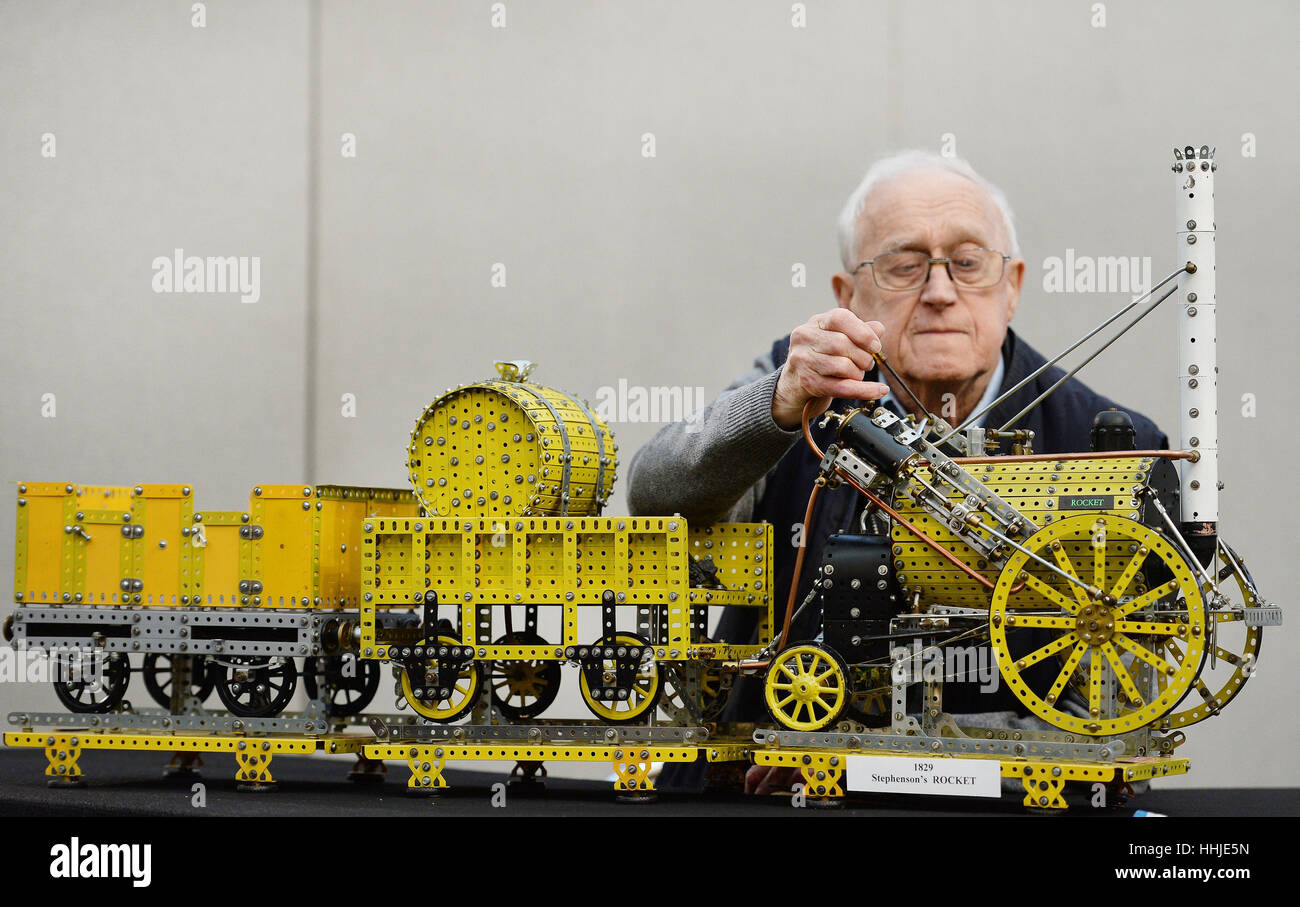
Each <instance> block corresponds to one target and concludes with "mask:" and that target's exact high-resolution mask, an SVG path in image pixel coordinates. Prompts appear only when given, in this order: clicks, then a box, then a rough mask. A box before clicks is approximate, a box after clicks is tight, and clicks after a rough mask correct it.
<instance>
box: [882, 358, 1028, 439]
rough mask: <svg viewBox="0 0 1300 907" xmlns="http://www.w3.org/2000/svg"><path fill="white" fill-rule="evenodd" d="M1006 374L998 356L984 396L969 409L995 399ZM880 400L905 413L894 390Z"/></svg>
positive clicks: (978, 425) (976, 424)
mask: <svg viewBox="0 0 1300 907" xmlns="http://www.w3.org/2000/svg"><path fill="white" fill-rule="evenodd" d="M1006 374H1007V367H1006V365H1005V364H1004V363H1003V361H1002V357H1001V356H998V365H997V368H995V369H994V370H993V376H992V377H991V378H989V383H988V387H986V388H984V396H982V397H980V402H979V403H976V404H975V408H974V409H973V410H971V412H976V413H977V412H979V411H980V410H982V409H984V408H985V407H986V406H988V405H989V404H990V403H992V402H993V401H994V400H996V399H997V397H998V392H999V391H1000V390H1001V389H1002V381H1003V379H1004V378H1005V377H1006ZM880 402H881V403H882V404H883V405H885V406H888V407H889V408H890V409H891V410H893V411H894V413H895V414H897V415H900V416H905V415H907V410H906V409H905V408H904V407H903V405H902V404H901V403H899V402H898V398H897V397H895V396H894V392H893V391H892V390H891V391H890V392H889V393H887V394H885V396H884V399H882V400H881V401H880ZM987 417H988V413H985V414H984V415H982V416H980V417H979V418H978V419H976V420H975V421H974V422H972V423H971V424H970V425H968V426H967V428H983V427H984V420H985V418H987Z"/></svg>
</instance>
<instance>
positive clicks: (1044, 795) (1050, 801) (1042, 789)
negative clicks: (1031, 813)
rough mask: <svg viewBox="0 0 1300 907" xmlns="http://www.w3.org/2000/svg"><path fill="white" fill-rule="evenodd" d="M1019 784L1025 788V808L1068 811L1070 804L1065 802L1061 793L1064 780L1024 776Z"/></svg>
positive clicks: (1041, 776)
mask: <svg viewBox="0 0 1300 907" xmlns="http://www.w3.org/2000/svg"><path fill="white" fill-rule="evenodd" d="M1020 783H1021V784H1023V785H1024V788H1025V799H1024V801H1023V803H1024V805H1025V806H1030V807H1035V808H1039V809H1068V808H1069V806H1070V804H1068V803H1066V802H1065V796H1064V794H1063V791H1064V790H1065V779H1064V778H1053V777H1051V776H1049V775H1024V776H1023V777H1022V778H1021V779H1020Z"/></svg>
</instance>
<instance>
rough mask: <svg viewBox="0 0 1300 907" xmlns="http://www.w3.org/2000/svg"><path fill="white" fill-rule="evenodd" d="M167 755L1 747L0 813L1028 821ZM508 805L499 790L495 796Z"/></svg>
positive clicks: (1224, 800) (1200, 797)
mask: <svg viewBox="0 0 1300 907" xmlns="http://www.w3.org/2000/svg"><path fill="white" fill-rule="evenodd" d="M167 758H168V757H167V755H165V754H163V753H155V752H116V751H87V752H84V753H82V755H81V758H80V760H79V764H80V767H81V769H82V771H83V772H84V773H85V774H86V786H84V787H80V788H68V789H52V788H49V787H47V786H46V783H45V782H46V780H47V779H46V778H45V775H44V770H45V766H46V761H45V755H44V753H43V752H42V751H41V750H38V749H31V750H27V749H4V750H0V816H9V817H12V816H47V817H60V816H66V817H95V816H102V817H114V816H117V817H137V816H138V817H143V816H200V815H207V816H255V817H261V816H267V817H270V816H300V817H314V816H322V817H324V816H330V817H336V816H388V817H391V816H428V815H430V814H439V815H456V816H476V815H482V816H487V815H498V816H499V815H502V810H503V809H504V810H505V811H506V812H507V813H508V814H513V815H517V816H628V815H647V816H679V817H682V816H686V817H706V816H734V817H749V816H753V817H759V816H772V817H781V816H789V815H796V814H797V815H821V816H866V815H873V816H979V815H990V814H993V815H1006V816H1017V815H1027V814H1028V811H1027V810H1025V809H1024V808H1023V806H1022V805H1021V804H1020V798H1019V797H1018V796H1013V795H1011V794H1004V795H1003V797H1002V799H1001V800H996V801H995V800H977V799H959V798H950V797H918V796H904V795H880V794H854V795H852V796H851V797H850V798H848V799H846V800H845V801H843V805H842V806H840V807H839V808H836V809H794V808H793V806H792V805H791V801H790V796H789V795H784V796H768V797H747V796H743V795H740V794H725V793H719V794H704V795H692V794H684V793H672V792H661V793H658V794H657V796H656V798H655V799H654V800H653V801H652V802H647V803H626V802H621V801H620V800H619V799H618V798H617V797H616V795H615V791H614V789H613V784H612V783H609V782H604V781H589V780H576V779H569V778H554V777H552V778H548V779H546V782H545V790H543V791H540V792H533V793H532V794H531V795H530V794H529V792H526V791H523V790H520V789H517V788H514V787H508V788H506V790H505V797H504V800H505V805H504V807H501V806H493V804H492V801H493V793H494V792H493V790H492V786H493V785H494V784H495V783H497V782H502V781H506V780H507V776H506V774H505V773H488V772H483V771H475V770H473V769H464V768H460V767H457V766H456V765H455V764H452V765H449V766H448V768H447V769H446V772H445V774H446V777H447V780H448V783H449V785H450V787H449V788H448V789H446V790H445V791H444V792H443V793H442V794H440V795H439V796H436V797H411V796H408V795H407V794H406V778H407V770H406V766H405V764H403V763H391V764H390V771H389V774H388V776H387V777H386V779H385V780H384V781H383V782H382V783H357V782H353V781H349V780H348V779H347V774H348V769H349V767H350V765H349V763H348V762H346V761H343V760H338V759H320V758H311V757H291V756H281V757H278V758H276V759H275V760H274V762H273V763H272V765H271V770H272V772H273V774H274V776H275V778H276V780H277V782H278V784H277V785H276V789H275V790H272V791H267V792H260V793H254V792H245V791H240V790H238V786H237V784H236V781H235V772H236V770H237V765H236V762H235V758H234V756H233V755H230V754H224V753H215V754H212V753H209V754H205V755H204V760H205V762H204V766H203V768H202V770H201V773H200V775H199V776H198V778H197V779H196V778H190V777H170V778H169V777H164V775H163V771H162V768H163V766H164V765H165V764H166V761H167ZM196 780H197V781H200V782H202V784H203V785H204V790H203V795H204V797H205V798H206V805H205V806H204V807H203V808H201V809H200V808H196V807H195V806H194V805H193V802H192V801H193V798H194V796H195V793H194V791H193V785H194V783H195V782H196ZM1069 800H1070V804H1071V806H1070V809H1069V810H1068V811H1067V815H1085V816H1097V815H1108V816H1132V815H1134V812H1135V810H1144V811H1150V812H1154V813H1159V814H1163V815H1168V816H1183V817H1202V816H1292V817H1294V816H1297V815H1300V788H1179V789H1171V788H1167V787H1163V788H1162V787H1161V786H1160V782H1159V781H1157V782H1155V784H1153V785H1152V787H1151V789H1150V790H1148V791H1147V792H1146V793H1143V794H1142V795H1140V796H1137V797H1135V798H1133V799H1131V800H1129V802H1128V803H1127V804H1125V805H1123V806H1119V807H1115V808H1112V809H1106V810H1098V809H1093V808H1091V807H1090V805H1089V802H1088V790H1087V787H1086V785H1079V786H1078V787H1077V788H1072V789H1071V790H1070V791H1069ZM496 801H497V803H501V801H502V797H501V796H500V792H499V791H498V794H497V796H496Z"/></svg>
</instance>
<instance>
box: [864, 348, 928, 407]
mask: <svg viewBox="0 0 1300 907" xmlns="http://www.w3.org/2000/svg"><path fill="white" fill-rule="evenodd" d="M871 356H872V358H874V359H875V360H876V362H877V363H878V364H879V365H880V367H881V368H883V369H884V370H885V371H887V372H889V377H891V378H893V379H894V380H895V381H897V382H898V385H899V387H901V388H902V389H903V390H905V391H907V395H908V396H909V397H911V398H912V400H914V401H915V402H916V405H917V407H918V408H919V409H920V410H921V412H923V413H925V415H926V417H927V418H934V414H933V413H931V412H930V411H929V410H928V409H926V407H925V404H924V403H922V402H921V398H920V397H918V396H917V395H916V394H914V393H912V389H911V388H910V387H908V386H907V382H906V381H904V380H903V379H902V378H900V377H899V375H898V372H896V371H894V367H893V366H892V365H890V364H889V363H888V362H887V361H885V354H884V353H872V354H871Z"/></svg>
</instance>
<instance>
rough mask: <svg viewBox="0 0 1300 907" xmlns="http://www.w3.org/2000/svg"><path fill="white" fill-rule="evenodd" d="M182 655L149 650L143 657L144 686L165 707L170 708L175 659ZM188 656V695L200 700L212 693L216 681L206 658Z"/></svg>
mask: <svg viewBox="0 0 1300 907" xmlns="http://www.w3.org/2000/svg"><path fill="white" fill-rule="evenodd" d="M184 657H185V656H183V655H175V654H172V653H169V652H150V653H149V654H148V655H146V656H145V657H144V667H143V668H142V669H141V673H142V674H143V675H144V688H145V689H146V690H148V691H149V695H150V696H152V697H153V701H154V702H156V703H158V704H159V705H160V706H162V707H163V708H165V709H169V708H171V704H172V682H173V681H174V680H175V678H176V659H177V658H184ZM189 658H190V695H191V696H193V697H194V698H195V699H197V700H198V701H199V702H202V701H203V700H205V699H207V698H208V696H210V695H211V694H212V688H213V687H214V686H216V684H217V681H216V678H214V677H213V676H212V670H211V666H210V665H209V664H208V660H207V659H206V658H204V657H203V656H202V655H191V656H189Z"/></svg>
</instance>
